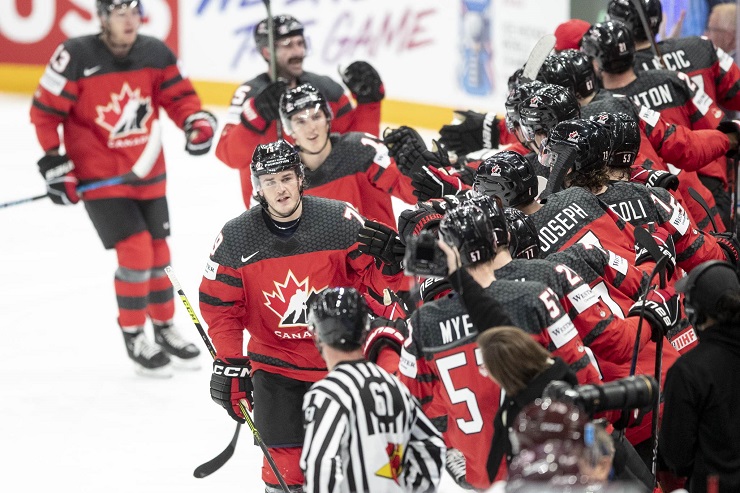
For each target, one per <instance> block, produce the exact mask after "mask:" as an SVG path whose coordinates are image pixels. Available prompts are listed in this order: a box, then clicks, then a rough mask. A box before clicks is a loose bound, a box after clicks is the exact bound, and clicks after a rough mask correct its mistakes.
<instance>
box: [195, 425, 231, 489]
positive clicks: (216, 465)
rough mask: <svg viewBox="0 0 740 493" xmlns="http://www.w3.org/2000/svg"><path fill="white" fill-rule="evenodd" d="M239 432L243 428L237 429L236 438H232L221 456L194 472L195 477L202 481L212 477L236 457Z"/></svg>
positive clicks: (200, 466)
mask: <svg viewBox="0 0 740 493" xmlns="http://www.w3.org/2000/svg"><path fill="white" fill-rule="evenodd" d="M239 430H241V426H237V427H236V431H234V436H233V437H232V439H231V442H229V444H228V445H227V446H226V448H225V449H224V450H223V451H222V452H221V453H220V454H218V455H217V456H216V457H214V458H213V459H211V460H209V461H208V462H205V463H203V464H201V465H199V466H198V467H196V468H195V470H194V471H193V476H194V477H196V478H198V479H202V478H205V477H206V476H210V475H211V474H213V473H214V472H216V471H218V470H219V469H221V467H222V466H223V465H224V464H226V462H227V461H228V460H229V459H231V456H232V455H234V450H235V449H236V440H237V438H239Z"/></svg>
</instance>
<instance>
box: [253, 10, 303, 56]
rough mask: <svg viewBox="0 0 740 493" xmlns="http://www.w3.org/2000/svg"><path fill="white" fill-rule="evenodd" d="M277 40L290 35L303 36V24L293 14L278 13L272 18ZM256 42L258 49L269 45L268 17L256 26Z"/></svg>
mask: <svg viewBox="0 0 740 493" xmlns="http://www.w3.org/2000/svg"><path fill="white" fill-rule="evenodd" d="M272 22H273V26H274V27H273V31H274V32H275V41H277V40H278V39H282V38H287V37H290V36H303V24H301V22H300V21H299V20H298V19H296V18H295V17H293V16H292V15H276V16H274V17H273V18H272ZM254 44H256V45H257V49H262V48H266V47H267V45H268V31H267V19H262V20H261V21H260V22H259V24H257V26H256V27H255V28H254Z"/></svg>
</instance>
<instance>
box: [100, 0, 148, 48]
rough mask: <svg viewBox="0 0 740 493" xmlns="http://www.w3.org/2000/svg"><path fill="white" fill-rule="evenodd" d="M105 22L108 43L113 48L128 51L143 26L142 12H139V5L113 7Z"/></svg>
mask: <svg viewBox="0 0 740 493" xmlns="http://www.w3.org/2000/svg"><path fill="white" fill-rule="evenodd" d="M103 23H104V26H105V31H106V33H105V34H106V37H105V41H106V44H108V46H109V47H110V48H111V49H112V50H116V51H117V50H126V51H128V49H130V48H131V46H132V45H133V44H134V41H136V36H137V35H138V32H139V27H140V26H141V14H139V9H138V7H127V6H125V5H124V6H122V7H119V8H116V9H113V11H112V12H110V13H109V14H108V15H107V18H106V19H104V20H103ZM117 54H118V53H117ZM124 54H125V53H124Z"/></svg>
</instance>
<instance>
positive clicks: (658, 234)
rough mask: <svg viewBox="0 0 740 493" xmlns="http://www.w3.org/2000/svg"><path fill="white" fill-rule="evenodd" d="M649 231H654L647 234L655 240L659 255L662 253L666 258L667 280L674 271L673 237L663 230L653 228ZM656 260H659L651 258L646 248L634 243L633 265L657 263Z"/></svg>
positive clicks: (674, 247) (674, 250) (674, 251)
mask: <svg viewBox="0 0 740 493" xmlns="http://www.w3.org/2000/svg"><path fill="white" fill-rule="evenodd" d="M650 229H653V230H655V231H650V230H649V231H648V232H649V233H650V235H651V236H652V237H653V239H654V240H655V243H657V244H658V248H660V253H662V254H663V256H665V257H668V262H667V263H666V271H667V273H668V278H671V277H673V272H674V271H675V270H676V245H675V244H674V243H673V237H672V236H671V235H670V234H669V233H668V231H666V230H665V229H663V228H660V227H658V228H654V227H653V228H650ZM658 260H660V259H657V258H653V257H652V255H650V252H648V250H647V248H645V247H643V246H642V245H640V244H639V242H637V241H636V242H635V265H640V264H642V263H644V262H646V261H653V262H657V261H658Z"/></svg>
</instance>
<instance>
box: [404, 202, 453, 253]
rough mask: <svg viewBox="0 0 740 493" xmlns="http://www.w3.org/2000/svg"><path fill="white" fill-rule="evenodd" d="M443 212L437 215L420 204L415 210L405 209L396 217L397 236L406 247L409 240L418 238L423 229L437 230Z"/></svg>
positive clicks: (431, 209)
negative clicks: (413, 237)
mask: <svg viewBox="0 0 740 493" xmlns="http://www.w3.org/2000/svg"><path fill="white" fill-rule="evenodd" d="M443 217H444V212H442V213H439V212H438V211H436V210H435V209H434V207H432V205H430V204H427V203H423V202H422V203H420V204H419V206H418V207H417V208H416V209H406V210H405V211H403V212H402V213H401V215H400V216H398V236H399V237H400V239H401V242H402V243H403V244H404V245H406V244H407V243H408V240H409V238H411V237H412V236H418V235H419V233H421V232H422V231H424V230H425V229H430V230H434V229H436V228H439V223H440V221H442V218H443Z"/></svg>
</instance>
